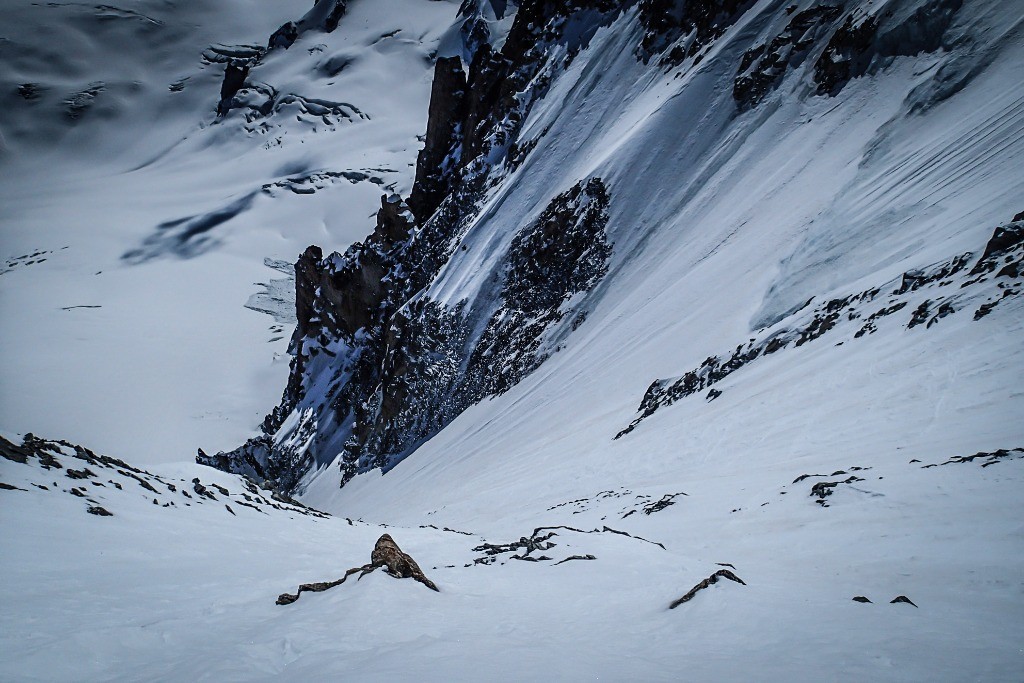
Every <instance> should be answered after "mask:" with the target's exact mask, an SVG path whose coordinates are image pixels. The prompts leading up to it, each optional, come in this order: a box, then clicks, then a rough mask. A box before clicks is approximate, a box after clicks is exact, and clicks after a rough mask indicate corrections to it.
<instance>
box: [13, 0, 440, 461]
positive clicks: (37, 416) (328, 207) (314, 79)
mask: <svg viewBox="0 0 1024 683" xmlns="http://www.w3.org/2000/svg"><path fill="white" fill-rule="evenodd" d="M321 4H323V3H321ZM312 5H313V3H311V2H307V1H306V0H294V1H289V2H274V3H264V2H248V1H246V0H238V1H237V2H236V1H231V2H203V1H199V2H188V3H166V2H137V3H131V4H130V5H125V6H124V7H123V8H121V9H119V7H120V5H116V4H115V5H110V4H105V5H97V4H96V3H83V2H68V3H31V2H27V1H25V2H20V1H18V2H9V3H5V5H4V8H3V17H4V22H3V29H2V30H0V39H2V40H0V65H2V68H0V74H2V75H0V80H2V88H0V90H2V93H0V97H2V98H3V100H2V107H0V135H2V151H0V168H2V175H3V182H2V183H0V193H2V195H0V197H2V199H0V239H2V250H0V258H2V259H3V261H2V263H0V271H2V275H0V307H2V309H3V312H4V315H3V316H2V322H0V326H2V330H3V333H2V334H0V340H2V341H0V344H2V354H3V356H4V358H5V359H7V362H5V363H3V365H2V367H0V372H2V373H3V374H2V377H0V424H2V425H3V427H4V428H5V429H8V430H13V431H18V432H24V431H35V432H36V433H52V434H67V435H71V434H74V435H76V438H77V439H78V440H79V441H80V442H82V443H85V444H88V445H90V446H93V447H96V448H99V449H101V450H105V451H108V452H128V451H130V452H132V453H134V454H135V457H136V458H139V459H142V460H144V461H147V462H150V463H152V462H166V461H171V460H179V459H180V454H181V453H183V452H193V453H194V452H195V449H196V446H198V445H204V446H205V447H207V448H214V449H215V448H228V447H231V446H233V445H235V444H237V443H238V442H239V441H242V440H244V439H245V438H247V437H248V436H250V435H251V434H252V430H253V429H254V428H255V427H256V425H258V424H259V421H260V418H261V416H262V414H263V413H264V412H265V410H266V406H267V405H269V404H272V403H273V401H274V399H275V398H276V396H278V395H279V392H280V387H281V385H282V384H283V382H284V381H285V377H286V376H287V356H286V349H287V337H288V334H289V332H290V325H289V321H288V318H289V317H290V316H292V317H293V315H294V313H293V311H294V304H293V302H292V296H291V294H290V291H291V290H293V289H294V285H293V284H291V283H290V282H287V281H286V280H285V276H282V275H281V274H280V273H279V272H277V271H276V270H272V269H268V268H267V267H266V266H265V265H264V262H265V261H266V260H267V259H269V260H270V261H269V262H271V263H277V262H285V263H288V264H290V263H292V262H294V260H295V257H296V255H297V254H299V253H300V252H301V251H302V250H303V249H304V248H305V247H306V246H307V245H309V244H311V243H314V242H315V243H320V244H324V245H325V246H329V247H330V248H338V249H344V247H345V246H346V245H348V244H349V243H351V242H353V241H355V240H356V239H358V238H359V237H360V236H361V235H363V234H364V233H365V231H366V217H367V216H369V215H370V214H372V212H373V211H374V209H375V207H376V206H378V205H379V197H380V194H381V192H392V191H400V192H408V189H409V187H410V186H411V183H412V180H413V171H414V168H413V166H412V165H411V164H414V163H415V158H416V151H417V149H418V148H419V146H420V142H419V141H418V140H417V136H421V135H422V133H423V127H424V122H425V121H426V105H427V99H428V97H429V92H430V68H431V59H432V56H433V54H434V52H435V51H437V50H438V49H439V48H440V46H441V43H442V42H445V43H447V44H451V45H454V44H455V43H453V40H457V38H458V27H457V26H456V27H455V28H454V29H453V25H454V23H455V20H456V13H457V11H458V9H459V5H458V3H455V2H419V1H416V0H385V1H384V2H380V3H365V2H363V3H348V5H345V3H337V2H333V1H332V2H328V3H326V5H330V6H331V7H341V6H346V7H347V11H346V12H345V15H344V17H343V20H339V22H338V25H337V28H335V29H334V30H333V31H329V32H328V31H326V30H325V29H326V26H324V25H322V24H314V23H311V22H312V20H314V19H318V17H315V16H313V15H314V14H316V13H315V12H313V13H311V12H310V8H311V6H312ZM326 5H325V7H326ZM318 11H320V10H318ZM303 17H308V21H307V23H308V24H310V25H308V26H305V25H304V27H303V30H302V32H301V35H298V36H297V38H296V41H295V43H294V44H293V45H291V46H290V47H288V48H287V49H285V48H284V47H282V46H278V47H275V48H274V49H269V48H268V45H269V39H270V36H271V35H272V34H274V32H275V31H277V29H278V28H279V27H281V26H282V25H285V24H287V23H288V22H299V23H302V21H303ZM319 19H323V20H326V17H319ZM453 30H454V31H455V33H454V36H455V37H454V38H453V37H452V35H451V34H452V31H453ZM452 49H454V48H452ZM231 55H235V57H231ZM232 60H233V61H234V62H236V63H237V64H242V63H244V62H247V61H248V62H250V63H251V69H250V73H249V76H248V77H247V80H246V83H247V86H246V88H244V89H242V92H241V94H236V96H235V98H233V99H235V100H237V101H235V102H234V104H233V105H232V106H231V108H230V109H229V110H228V112H227V114H226V115H224V116H218V111H217V109H218V103H219V101H220V98H221V92H222V87H223V86H224V81H225V75H226V71H227V68H228V66H229V62H230V61H232ZM94 84H95V87H94ZM260 92H267V93H273V94H274V99H273V103H272V104H271V105H270V107H269V109H268V113H267V114H266V115H261V114H260V115H254V110H253V109H251V107H260V106H264V105H266V104H267V102H266V101H265V100H261V101H257V99H256V98H257V96H258V95H259V93H260ZM357 112H361V113H357ZM257 114H258V112H257ZM291 270H292V269H291V267H290V266H288V271H289V272H291ZM273 281H278V282H276V283H275V282H273ZM259 283H265V284H268V285H269V286H270V287H271V288H273V289H275V290H276V291H280V290H281V289H283V290H284V291H285V292H287V293H288V294H287V297H286V299H285V300H284V301H277V302H276V303H275V302H274V301H270V304H271V306H267V305H260V304H259V303H257V307H258V308H261V309H268V308H271V310H277V311H279V312H281V311H285V312H286V314H285V315H284V316H283V320H271V319H270V318H267V317H266V316H265V315H264V314H260V313H256V312H254V311H252V310H248V309H246V308H244V306H245V304H246V302H247V301H248V300H249V299H250V297H252V296H253V295H255V294H259V293H260V292H261V291H262V288H261V286H260V284H259ZM266 298H267V299H271V300H273V299H278V300H280V299H281V298H282V297H281V296H274V295H267V296H266ZM65 309H67V310H65ZM279 317H280V316H279ZM285 325H288V327H285ZM141 397H152V400H150V399H149V398H146V399H145V400H142V399H141Z"/></svg>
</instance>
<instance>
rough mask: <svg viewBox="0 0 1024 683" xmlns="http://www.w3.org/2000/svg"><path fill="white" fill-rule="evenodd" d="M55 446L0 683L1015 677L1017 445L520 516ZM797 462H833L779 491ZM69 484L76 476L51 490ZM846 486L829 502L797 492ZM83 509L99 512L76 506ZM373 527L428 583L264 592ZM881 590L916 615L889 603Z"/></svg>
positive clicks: (13, 566) (12, 502)
mask: <svg viewBox="0 0 1024 683" xmlns="http://www.w3.org/2000/svg"><path fill="white" fill-rule="evenodd" d="M936 450H938V449H936ZM6 452H8V451H7V449H6V448H5V453H6ZM50 453H51V455H52V456H53V457H54V458H56V460H58V461H59V463H60V465H59V466H57V465H54V466H53V467H52V468H51V469H44V468H43V467H42V466H41V463H40V460H39V459H37V458H35V457H29V458H28V464H26V465H22V464H16V463H14V462H12V461H9V460H4V461H3V467H2V470H0V471H2V478H3V481H4V483H5V484H7V485H9V486H15V487H17V488H16V489H15V490H7V489H6V487H5V490H4V491H2V493H3V495H4V499H3V500H4V503H3V516H4V525H5V534H4V539H5V540H4V546H5V552H4V554H3V558H2V560H0V567H2V571H3V575H4V577H5V581H4V582H3V585H2V586H0V594H2V599H3V604H4V605H5V609H4V611H3V614H2V616H0V620H2V624H3V627H2V628H0V634H2V635H0V639H2V649H3V652H4V653H5V654H4V656H3V658H2V659H0V675H2V676H3V678H5V679H8V680H23V681H30V680H40V681H46V680H83V681H101V680H197V681H203V680H297V679H310V678H312V679H320V680H322V679H331V678H345V679H349V680H393V679H394V678H395V677H398V678H401V679H409V678H422V679H426V680H453V679H455V680H462V679H468V678H476V677H479V676H481V675H485V676H486V677H487V678H489V679H493V680H507V681H514V680H542V679H552V678H554V679H560V680H592V679H596V678H600V679H602V680H637V679H642V680H666V681H667V680H679V679H680V677H683V678H686V679H687V680H723V679H730V680H752V679H759V680H766V679H768V680H793V679H796V680H804V679H807V678H815V679H823V680H880V679H884V680H963V679H971V680H1013V679H1014V678H1016V677H1017V675H1018V674H1019V672H1020V670H1021V669H1020V667H1021V664H1022V663H1021V656H1022V654H1021V653H1020V650H1019V647H1020V643H1021V642H1022V640H1024V628H1022V626H1021V623H1020V619H1019V615H1020V613H1021V610H1022V608H1024V598H1022V597H1021V593H1020V591H1019V590H1018V588H1017V586H1018V585H1019V579H1020V577H1019V567H1020V566H1021V562H1022V560H1024V557H1022V553H1021V544H1020V534H1021V526H1020V523H1019V519H1021V513H1022V512H1024V510H1022V505H1021V502H1020V496H1019V491H1020V487H1021V485H1022V484H1024V471H1022V468H1024V451H1021V450H1017V451H1012V452H1009V451H1008V452H1007V453H1006V454H1004V455H1002V456H1000V454H998V453H997V454H995V455H994V456H985V457H982V458H979V459H976V460H973V461H969V462H954V463H950V464H939V465H938V466H934V467H928V465H933V464H936V463H943V462H945V461H946V460H947V458H946V457H945V456H944V455H943V456H938V457H936V456H935V454H928V453H921V452H914V451H901V452H899V454H891V453H888V454H882V453H877V454H873V455H868V454H865V453H861V454H859V455H857V456H854V455H849V456H847V457H837V456H829V457H827V458H821V459H820V460H818V461H817V462H816V463H812V462H811V461H809V459H806V458H805V459H803V460H802V461H801V460H785V461H778V462H772V463H771V464H768V463H765V462H763V461H762V462H761V463H759V465H758V466H757V467H751V468H750V470H749V471H748V472H746V473H744V474H742V475H740V476H733V477H723V476H708V477H706V478H698V477H696V476H694V477H687V478H686V479H685V480H681V479H676V478H673V479H672V482H671V483H668V482H659V484H658V485H655V486H652V485H646V486H632V487H630V488H624V487H617V488H615V489H609V490H606V491H593V492H591V493H590V495H587V496H583V497H577V498H573V499H570V500H567V499H565V498H564V496H560V495H559V494H557V493H555V492H554V491H552V490H550V489H548V488H545V487H543V486H541V487H539V490H536V491H534V495H533V496H532V497H531V500H530V501H529V502H528V503H525V504H495V505H486V506H481V505H480V503H479V502H478V503H477V506H478V507H477V510H476V514H475V515H467V516H461V515H456V514H452V513H450V512H448V510H446V509H439V510H421V509H382V510H381V512H380V517H379V518H367V519H350V518H345V517H341V516H336V517H321V516H318V515H316V514H313V513H312V512H311V511H309V510H307V509H304V508H302V507H300V506H298V505H294V504H291V503H287V502H278V501H275V500H274V499H273V498H271V497H270V494H269V493H268V492H265V491H259V490H252V489H253V488H254V487H252V486H251V484H250V485H246V483H245V482H243V481H242V480H240V479H239V478H237V477H234V476H230V475H225V474H218V473H216V472H211V471H210V470H209V469H208V468H201V467H195V466H181V467H177V468H161V469H157V470H151V472H152V473H149V472H140V473H138V474H136V473H135V472H134V471H129V470H126V469H125V468H124V467H121V466H119V465H114V466H112V467H105V466H103V465H102V463H101V464H96V463H92V464H90V463H89V462H87V461H83V460H81V459H79V458H76V457H75V455H74V454H73V451H72V450H71V449H70V448H67V447H63V448H61V447H58V448H57V449H56V450H54V451H50ZM68 453H70V455H68ZM913 456H919V457H922V458H924V460H923V461H921V462H916V460H917V458H915V457H913ZM912 461H913V462H912ZM990 461H992V462H995V463H996V464H994V465H992V466H985V465H986V464H987V463H989V462H990ZM854 463H858V464H854ZM812 464H814V465H817V466H818V467H819V468H820V467H822V466H826V465H827V467H825V469H829V468H831V467H843V468H845V472H843V473H842V474H839V473H836V474H835V475H834V476H811V477H809V478H807V479H802V480H800V481H798V482H796V483H793V480H794V479H798V478H800V477H801V475H804V474H812V475H813V474H815V472H810V471H805V470H807V469H808V468H809V466H811V465H812ZM61 466H63V467H64V468H66V469H61ZM118 469H120V470H121V472H129V474H136V476H137V477H138V478H139V479H142V480H143V481H145V482H147V483H148V484H149V485H150V486H152V487H153V489H154V490H149V489H148V488H145V487H144V486H143V485H142V484H140V482H139V481H138V479H136V478H134V477H131V476H124V475H123V474H120V473H118V471H117V470H118ZM810 469H812V470H813V469H815V468H814V467H810ZM83 470H89V471H91V472H92V473H93V475H94V476H85V477H84V478H78V479H73V478H71V476H69V475H72V474H73V475H76V476H77V474H78V473H80V472H82V471H83ZM833 472H835V470H830V471H829V472H828V473H826V474H828V475H832V473H833ZM849 476H854V477H855V479H856V481H854V482H852V483H850V484H840V485H838V486H836V487H835V488H834V489H833V491H834V492H833V493H831V494H830V495H828V496H826V497H825V498H824V500H825V501H826V502H827V506H823V505H821V504H819V503H818V502H816V501H817V498H818V497H817V496H815V495H811V490H812V487H814V485H815V484H818V483H821V482H834V481H836V480H839V481H842V480H845V479H847V478H848V477H849ZM194 478H199V479H200V487H201V488H202V489H203V490H205V491H206V492H207V493H208V494H209V496H212V498H211V497H206V496H204V495H201V494H199V493H197V491H196V486H195V484H193V483H192V481H193V479H194ZM499 483H500V482H499ZM506 483H509V484H511V485H513V486H514V484H515V483H514V482H506ZM101 484H102V486H101ZM114 484H120V485H121V488H120V489H117V488H114ZM40 486H45V487H47V490H43V489H41V488H40ZM171 486H173V487H174V488H175V489H176V490H175V491H171V490H169V489H170V487H171ZM72 489H77V490H78V491H84V493H85V497H84V498H83V497H79V496H76V495H69V494H68V492H69V491H71V490H72ZM225 492H226V493H225ZM545 499H546V500H545ZM478 500H479V497H478ZM153 501H156V502H155V503H154V502H153ZM534 501H544V503H550V504H549V505H548V506H547V507H544V503H539V504H538V503H535V502H534ZM245 503H248V505H245ZM97 505H98V506H100V507H102V508H103V509H104V510H106V511H107V512H109V513H111V516H109V517H108V516H97V515H95V514H89V513H88V512H87V510H88V509H89V508H90V507H95V506H97ZM275 505H276V507H273V506H275ZM165 506H166V507H165ZM227 507H230V508H231V510H230V511H229V510H228V509H226V508H227ZM384 518H388V519H391V518H398V519H403V520H409V519H412V520H416V521H419V522H421V523H419V524H416V523H415V521H413V522H409V521H405V522H402V523H398V524H386V525H385V524H383V523H381V522H380V521H379V520H380V519H384ZM999 518H1002V519H1005V520H1006V522H1004V523H1002V524H986V525H981V526H979V525H978V524H977V523H976V521H975V520H978V519H999ZM12 520H17V523H12ZM536 527H547V528H541V529H536ZM565 527H571V528H565ZM621 532H625V533H621ZM383 533H388V534H390V535H391V536H392V537H393V538H394V539H395V540H396V541H397V542H398V543H399V545H401V547H402V549H403V550H405V551H406V552H408V553H409V554H410V555H411V556H412V557H413V558H415V559H416V561H417V562H418V563H419V565H420V567H421V568H422V569H423V571H424V573H425V574H426V576H427V577H428V578H430V579H431V580H432V581H434V582H435V583H436V584H437V586H438V587H439V589H440V592H439V593H435V592H433V591H430V590H428V589H427V588H426V587H424V586H423V585H421V584H419V583H416V582H414V581H411V580H396V579H394V578H391V577H389V576H387V575H385V574H384V573H383V572H382V571H377V572H374V573H372V574H370V575H368V576H365V577H363V578H361V579H359V580H358V581H357V580H356V579H355V577H354V576H353V577H351V578H350V579H349V580H348V581H346V582H345V583H344V584H342V585H340V586H337V587H335V588H332V589H330V590H328V591H326V592H323V593H303V594H302V595H301V597H300V599H299V600H298V601H297V602H295V603H294V604H291V605H284V606H281V605H277V604H275V601H276V599H277V597H278V595H279V594H281V593H285V592H293V591H294V590H295V588H296V586H298V585H299V584H300V583H307V582H314V581H330V580H335V579H339V578H341V577H342V575H343V574H344V572H345V571H346V570H347V569H349V568H351V567H358V566H361V565H363V564H366V563H367V562H368V561H369V555H370V550H371V549H372V548H373V545H374V542H375V541H376V539H377V538H378V537H379V536H380V535H381V534H383ZM626 534H629V535H626ZM532 541H537V542H533V543H531V542H532ZM509 546H511V547H509ZM517 546H518V547H517ZM531 546H532V547H531ZM574 556H576V557H578V558H579V559H572V560H569V561H564V560H566V559H567V558H570V557H574ZM587 558H589V559H587ZM531 560H535V561H531ZM722 569H729V570H730V571H731V572H732V573H733V574H734V575H735V577H737V578H739V579H740V580H742V581H743V582H744V583H743V584H741V583H738V582H736V581H733V580H731V579H728V578H724V577H723V578H720V579H719V580H718V581H717V582H715V583H713V584H711V585H709V586H708V587H707V588H704V589H702V590H699V591H697V592H696V594H695V595H694V597H692V599H690V600H688V601H686V602H684V603H682V604H680V605H679V606H678V607H676V608H675V609H669V605H670V604H671V603H672V602H673V601H675V600H677V599H678V598H680V597H682V596H683V595H684V594H686V593H687V592H688V591H690V589H691V588H693V587H695V586H696V585H697V584H699V583H700V582H702V581H703V580H704V579H707V578H708V577H709V576H711V575H713V574H715V573H716V572H719V571H720V570H722ZM859 596H861V597H866V598H867V599H869V600H870V601H871V602H870V603H863V602H857V601H854V600H853V598H855V597H859ZM899 596H904V597H905V598H906V599H908V600H910V601H911V602H912V603H913V605H912V604H909V603H907V602H902V601H901V602H896V603H892V602H891V601H892V600H893V599H895V598H897V597H899ZM55 652H60V656H59V657H55V656H54V653H55Z"/></svg>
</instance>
